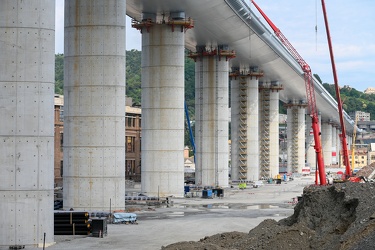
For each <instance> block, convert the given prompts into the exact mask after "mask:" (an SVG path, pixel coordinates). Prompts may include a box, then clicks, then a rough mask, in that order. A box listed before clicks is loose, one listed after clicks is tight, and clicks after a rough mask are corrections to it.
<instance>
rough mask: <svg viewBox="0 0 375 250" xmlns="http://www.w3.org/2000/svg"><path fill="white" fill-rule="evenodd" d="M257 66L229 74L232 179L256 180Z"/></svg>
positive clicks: (257, 139)
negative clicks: (230, 82) (230, 79)
mask: <svg viewBox="0 0 375 250" xmlns="http://www.w3.org/2000/svg"><path fill="white" fill-rule="evenodd" d="M262 76H263V73H261V72H258V70H257V67H250V70H248V69H241V70H239V69H235V70H234V71H233V72H232V73H231V77H232V84H231V86H232V87H231V88H232V89H231V107H232V108H231V112H232V113H231V122H232V125H231V140H232V146H231V149H232V155H231V159H232V160H231V164H232V169H231V175H232V180H236V181H252V180H259V178H260V177H259V172H260V171H259V135H258V131H259V124H258V121H259V116H258V114H259V108H258V107H259V82H258V79H259V78H260V77H262Z"/></svg>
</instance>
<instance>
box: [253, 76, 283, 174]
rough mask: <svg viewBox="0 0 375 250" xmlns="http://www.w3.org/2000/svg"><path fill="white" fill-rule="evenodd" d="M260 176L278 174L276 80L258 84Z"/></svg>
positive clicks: (277, 94) (278, 85)
mask: <svg viewBox="0 0 375 250" xmlns="http://www.w3.org/2000/svg"><path fill="white" fill-rule="evenodd" d="M259 89H260V91H259V135H260V139H259V140H260V149H259V151H260V164H259V165H260V178H261V179H268V178H273V177H274V176H275V175H278V174H279V157H280V155H279V91H280V90H281V89H282V87H281V86H280V84H279V83H278V82H271V83H261V84H260V86H259Z"/></svg>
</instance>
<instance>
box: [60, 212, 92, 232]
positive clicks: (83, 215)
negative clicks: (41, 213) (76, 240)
mask: <svg viewBox="0 0 375 250" xmlns="http://www.w3.org/2000/svg"><path fill="white" fill-rule="evenodd" d="M54 221H55V227H54V229H55V235H89V234H90V232H91V225H90V223H89V213H87V212H76V211H59V212H57V211H55V215H54Z"/></svg>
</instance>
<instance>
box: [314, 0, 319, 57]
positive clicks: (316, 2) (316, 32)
mask: <svg viewBox="0 0 375 250" xmlns="http://www.w3.org/2000/svg"><path fill="white" fill-rule="evenodd" d="M315 51H318V0H315Z"/></svg>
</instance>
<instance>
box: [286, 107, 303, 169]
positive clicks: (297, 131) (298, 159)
mask: <svg viewBox="0 0 375 250" xmlns="http://www.w3.org/2000/svg"><path fill="white" fill-rule="evenodd" d="M305 108H306V104H305V103H303V102H301V103H298V102H294V103H293V102H291V103H289V104H288V109H287V138H288V139H287V141H288V142H287V145H288V146H287V152H288V165H287V169H288V172H292V173H302V168H303V167H304V166H305V127H306V126H305Z"/></svg>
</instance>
